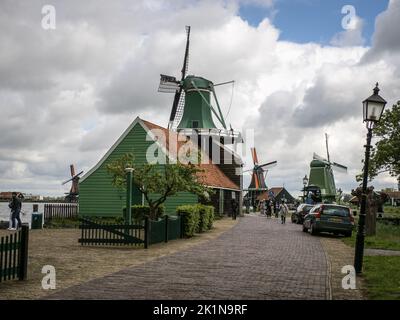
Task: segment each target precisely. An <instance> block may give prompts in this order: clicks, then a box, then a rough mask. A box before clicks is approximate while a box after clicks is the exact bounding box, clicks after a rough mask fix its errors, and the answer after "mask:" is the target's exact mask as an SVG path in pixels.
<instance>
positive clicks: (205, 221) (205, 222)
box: [176, 204, 214, 237]
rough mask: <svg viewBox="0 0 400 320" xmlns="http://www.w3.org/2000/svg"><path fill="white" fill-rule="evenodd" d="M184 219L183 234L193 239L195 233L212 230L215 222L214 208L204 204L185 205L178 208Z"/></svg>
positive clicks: (178, 212) (177, 210)
mask: <svg viewBox="0 0 400 320" xmlns="http://www.w3.org/2000/svg"><path fill="white" fill-rule="evenodd" d="M176 212H177V214H178V215H180V216H182V219H183V222H182V223H183V229H184V230H183V234H184V236H185V237H192V236H193V235H194V234H195V233H198V232H204V231H207V230H210V229H211V228H212V225H213V222H214V207H212V206H205V205H202V204H193V205H183V206H179V207H177V208H176Z"/></svg>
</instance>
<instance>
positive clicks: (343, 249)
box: [319, 234, 365, 300]
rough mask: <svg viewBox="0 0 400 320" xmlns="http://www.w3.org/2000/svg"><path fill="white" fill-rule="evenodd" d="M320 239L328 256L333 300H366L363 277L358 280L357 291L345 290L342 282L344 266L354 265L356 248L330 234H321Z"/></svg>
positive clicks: (344, 274)
mask: <svg viewBox="0 0 400 320" xmlns="http://www.w3.org/2000/svg"><path fill="white" fill-rule="evenodd" d="M319 239H320V241H321V244H322V246H323V247H324V250H325V252H326V255H327V260H328V264H329V266H328V268H329V270H330V275H331V276H330V282H331V288H332V291H331V292H332V299H333V300H362V299H365V298H364V297H365V286H364V282H363V278H362V277H357V278H356V289H347V290H346V289H343V287H342V280H343V278H344V277H345V276H346V273H342V268H343V267H344V266H352V265H353V263H354V248H352V247H349V246H347V245H346V244H344V243H343V242H342V241H341V239H340V237H338V236H333V235H329V234H320V236H319Z"/></svg>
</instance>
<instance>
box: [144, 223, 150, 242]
mask: <svg viewBox="0 0 400 320" xmlns="http://www.w3.org/2000/svg"><path fill="white" fill-rule="evenodd" d="M149 244H150V221H149V217H145V218H144V248H145V249H147V248H148V247H149Z"/></svg>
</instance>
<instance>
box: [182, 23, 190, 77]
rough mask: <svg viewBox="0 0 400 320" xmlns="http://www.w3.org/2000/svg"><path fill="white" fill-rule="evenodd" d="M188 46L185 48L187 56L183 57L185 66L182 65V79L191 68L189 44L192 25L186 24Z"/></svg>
mask: <svg viewBox="0 0 400 320" xmlns="http://www.w3.org/2000/svg"><path fill="white" fill-rule="evenodd" d="M185 28H186V48H185V58H184V59H183V66H182V70H181V73H182V81H183V79H185V77H186V73H187V71H188V68H189V44H190V41H189V39H190V26H186V27H185Z"/></svg>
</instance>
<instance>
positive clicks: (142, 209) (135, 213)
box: [124, 204, 165, 221]
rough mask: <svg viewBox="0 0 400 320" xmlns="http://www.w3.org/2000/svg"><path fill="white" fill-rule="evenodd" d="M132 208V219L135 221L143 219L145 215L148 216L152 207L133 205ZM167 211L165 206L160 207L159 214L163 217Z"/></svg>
mask: <svg viewBox="0 0 400 320" xmlns="http://www.w3.org/2000/svg"><path fill="white" fill-rule="evenodd" d="M131 210H132V220H133V221H141V220H143V219H144V218H145V217H148V216H149V214H150V208H149V206H146V205H136V204H135V205H133V206H132V207H131ZM164 213H165V208H164V206H160V207H158V214H157V216H158V217H159V218H161V217H162V216H163V215H164ZM124 214H125V208H124Z"/></svg>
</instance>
